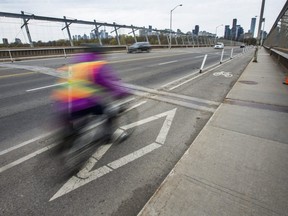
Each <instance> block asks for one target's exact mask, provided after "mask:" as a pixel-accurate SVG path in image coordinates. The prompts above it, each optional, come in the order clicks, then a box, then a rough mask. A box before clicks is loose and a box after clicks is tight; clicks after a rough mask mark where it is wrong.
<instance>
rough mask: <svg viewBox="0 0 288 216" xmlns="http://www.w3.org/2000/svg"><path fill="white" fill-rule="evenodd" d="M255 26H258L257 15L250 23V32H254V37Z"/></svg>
mask: <svg viewBox="0 0 288 216" xmlns="http://www.w3.org/2000/svg"><path fill="white" fill-rule="evenodd" d="M255 26H256V17H253V18H252V19H251V25H250V33H251V34H252V37H254V32H255Z"/></svg>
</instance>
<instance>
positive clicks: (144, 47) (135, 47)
mask: <svg viewBox="0 0 288 216" xmlns="http://www.w3.org/2000/svg"><path fill="white" fill-rule="evenodd" d="M143 51H146V52H150V51H151V44H150V43H149V42H136V43H134V44H132V45H131V46H129V47H128V51H127V52H128V53H132V52H143Z"/></svg>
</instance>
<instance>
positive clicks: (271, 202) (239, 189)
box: [139, 48, 288, 216]
mask: <svg viewBox="0 0 288 216" xmlns="http://www.w3.org/2000/svg"><path fill="white" fill-rule="evenodd" d="M284 79H285V75H284V70H283V68H280V67H279V66H278V65H277V63H276V62H275V61H274V60H273V59H272V58H271V56H269V54H268V52H266V51H265V50H264V48H262V49H260V50H259V53H258V63H253V62H251V63H250V64H249V65H248V67H247V68H246V69H245V71H244V72H243V74H242V75H241V77H240V78H239V80H238V81H237V82H236V84H235V85H234V87H233V88H232V90H231V91H230V93H229V94H228V95H227V97H226V99H225V101H224V102H223V103H222V104H221V105H220V107H219V108H218V109H217V111H216V112H215V113H214V115H213V116H212V118H211V119H210V120H209V122H208V123H207V124H206V126H205V127H204V128H203V130H202V131H201V133H200V134H199V135H198V137H197V138H196V139H195V141H194V142H193V143H192V145H191V146H190V148H189V149H188V150H187V152H186V153H185V154H184V156H183V157H182V158H181V159H180V161H179V162H178V163H177V165H176V166H175V168H174V169H173V170H172V171H171V173H170V174H169V176H168V177H167V178H166V179H165V181H164V182H163V183H162V185H161V186H160V188H159V189H158V190H157V191H156V193H155V194H154V195H153V197H152V198H151V199H150V200H149V202H148V203H147V204H146V205H145V206H144V208H143V209H142V210H141V212H140V213H139V215H149V216H150V215H163V216H164V215H165V216H169V215H171V216H172V215H173V216H176V215H177V216H178V215H181V216H182V215H187V216H188V215H189V216H191V215H195V216H200V215H219V216H220V215H221V216H223V215H228V216H231V215H235V216H236V215H237V216H239V215H259V216H262V215H267V216H268V215H269V216H271V215H288V86H287V85H284V84H282V83H283V81H284Z"/></svg>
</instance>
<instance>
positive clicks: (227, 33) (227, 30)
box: [224, 25, 231, 40]
mask: <svg viewBox="0 0 288 216" xmlns="http://www.w3.org/2000/svg"><path fill="white" fill-rule="evenodd" d="M224 38H225V39H228V40H229V39H231V29H230V25H225V32H224Z"/></svg>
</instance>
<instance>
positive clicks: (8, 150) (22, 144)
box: [0, 130, 57, 156]
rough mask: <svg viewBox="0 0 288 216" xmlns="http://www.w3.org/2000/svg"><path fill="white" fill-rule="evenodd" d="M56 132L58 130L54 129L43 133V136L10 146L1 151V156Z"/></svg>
mask: <svg viewBox="0 0 288 216" xmlns="http://www.w3.org/2000/svg"><path fill="white" fill-rule="evenodd" d="M56 132H57V130H55V131H52V132H50V133H46V134H43V135H41V136H38V137H35V138H33V139H31V140H27V141H25V142H23V143H20V144H18V145H16V146H13V147H11V148H8V149H6V150H3V151H1V152H0V156H1V155H4V154H7V153H9V152H11V151H13V150H16V149H18V148H21V147H23V146H25V145H29V144H31V143H33V142H35V141H37V140H40V139H43V138H45V137H48V136H50V135H52V134H54V133H56Z"/></svg>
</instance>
